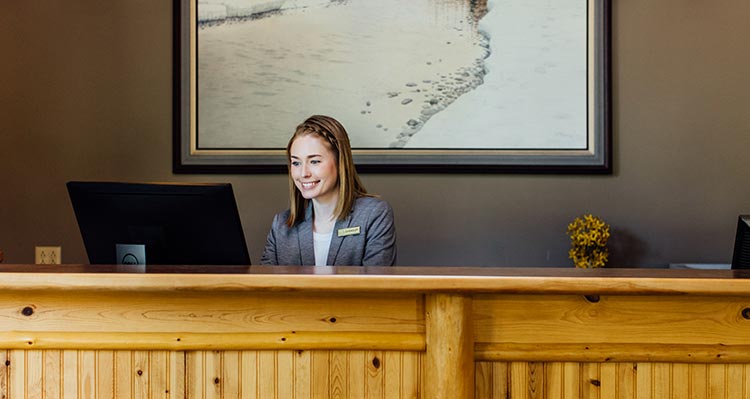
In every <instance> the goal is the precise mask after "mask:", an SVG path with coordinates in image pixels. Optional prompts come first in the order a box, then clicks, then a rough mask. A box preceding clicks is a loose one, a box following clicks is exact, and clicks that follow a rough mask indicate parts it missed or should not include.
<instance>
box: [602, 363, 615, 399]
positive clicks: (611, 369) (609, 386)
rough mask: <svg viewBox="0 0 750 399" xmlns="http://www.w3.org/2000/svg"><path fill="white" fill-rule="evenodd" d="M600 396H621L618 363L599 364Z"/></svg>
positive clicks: (606, 398) (609, 397)
mask: <svg viewBox="0 0 750 399" xmlns="http://www.w3.org/2000/svg"><path fill="white" fill-rule="evenodd" d="M599 378H600V379H599V382H600V384H601V385H600V386H599V392H600V395H599V397H600V398H601V399H617V398H618V397H619V390H620V386H619V379H618V378H617V363H602V364H600V365H599Z"/></svg>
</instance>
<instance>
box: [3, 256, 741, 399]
mask: <svg viewBox="0 0 750 399" xmlns="http://www.w3.org/2000/svg"><path fill="white" fill-rule="evenodd" d="M749 364H750V274H748V273H747V272H739V271H729V270H725V271H706V270H649V269H602V270H577V269H572V268H569V269H556V268H519V269H512V268H469V267H467V268H426V267H412V268H406V267H394V268H361V267H337V268H326V274H314V269H313V268H300V267H260V266H250V267H247V266H242V267H240V266H236V267H234V266H206V267H189V266H179V267H175V266H171V267H166V266H162V267H158V266H153V267H148V268H144V267H140V268H139V267H138V266H87V265H0V396H2V397H4V398H11V399H13V398H41V397H47V398H113V397H116V398H131V397H139V398H140V397H171V398H177V397H179V398H183V397H189V398H264V399H265V398H298V399H300V398H388V399H391V398H446V399H461V398H471V397H476V398H496V399H500V398H670V397H673V398H750V367H748V365H749Z"/></svg>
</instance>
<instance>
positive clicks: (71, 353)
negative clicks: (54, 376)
mask: <svg viewBox="0 0 750 399" xmlns="http://www.w3.org/2000/svg"><path fill="white" fill-rule="evenodd" d="M78 387H79V381H78V351H75V350H64V351H63V383H62V391H63V397H64V398H66V399H69V398H77V397H78V392H79V391H78Z"/></svg>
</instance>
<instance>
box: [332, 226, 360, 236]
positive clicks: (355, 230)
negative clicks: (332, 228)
mask: <svg viewBox="0 0 750 399" xmlns="http://www.w3.org/2000/svg"><path fill="white" fill-rule="evenodd" d="M336 234H337V235H338V236H339V237H346V236H356V235H357V234H359V226H357V227H349V228H347V229H339V230H338V232H337V233H336Z"/></svg>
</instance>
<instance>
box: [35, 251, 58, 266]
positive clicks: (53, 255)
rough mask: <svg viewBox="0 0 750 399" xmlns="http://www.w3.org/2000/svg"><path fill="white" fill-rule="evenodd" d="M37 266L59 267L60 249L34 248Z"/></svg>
mask: <svg viewBox="0 0 750 399" xmlns="http://www.w3.org/2000/svg"><path fill="white" fill-rule="evenodd" d="M35 249H36V251H35V252H36V264H37V265H59V264H61V263H62V249H61V248H60V247H35Z"/></svg>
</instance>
